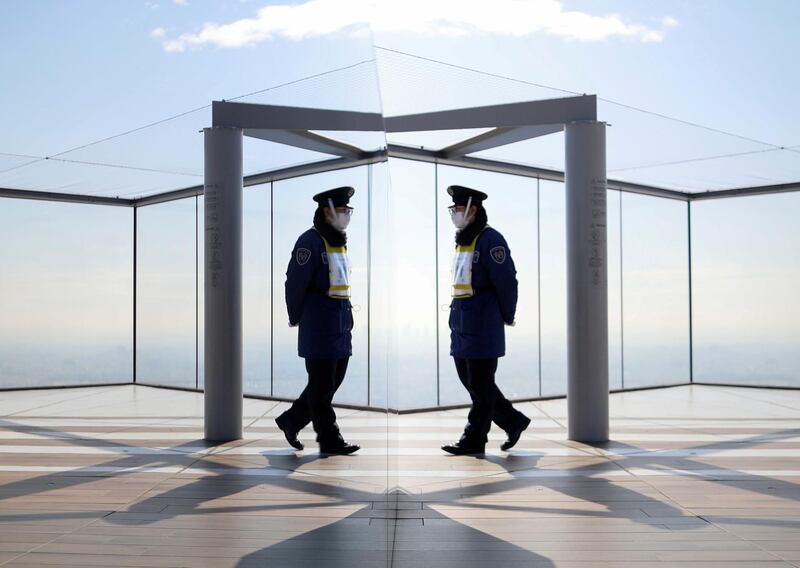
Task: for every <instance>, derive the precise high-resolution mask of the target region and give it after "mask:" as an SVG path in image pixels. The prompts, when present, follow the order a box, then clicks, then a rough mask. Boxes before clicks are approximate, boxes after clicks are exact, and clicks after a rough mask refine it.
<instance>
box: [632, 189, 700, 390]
mask: <svg viewBox="0 0 800 568" xmlns="http://www.w3.org/2000/svg"><path fill="white" fill-rule="evenodd" d="M620 214H621V219H622V233H621V234H622V253H621V254H622V315H623V318H622V337H623V341H624V347H623V364H622V372H623V374H622V384H623V385H624V387H625V388H635V387H645V386H655V385H667V384H676V383H688V382H689V374H690V373H689V357H690V355H689V352H690V346H689V341H690V338H689V242H688V217H687V204H686V202H683V201H676V200H671V199H664V198H659V197H650V196H646V195H637V194H632V193H624V194H623V195H622V208H621V213H620Z"/></svg>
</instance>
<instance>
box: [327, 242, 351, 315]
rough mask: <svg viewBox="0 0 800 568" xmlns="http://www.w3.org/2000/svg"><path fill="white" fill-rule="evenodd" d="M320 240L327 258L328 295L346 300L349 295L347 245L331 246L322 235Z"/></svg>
mask: <svg viewBox="0 0 800 568" xmlns="http://www.w3.org/2000/svg"><path fill="white" fill-rule="evenodd" d="M322 240H323V242H324V243H325V255H326V257H327V259H328V277H329V280H330V284H329V286H328V296H330V297H331V298H336V299H338V300H346V299H348V298H349V297H350V258H349V257H348V256H347V247H333V246H331V245H330V244H328V241H327V240H325V238H324V237H323V238H322Z"/></svg>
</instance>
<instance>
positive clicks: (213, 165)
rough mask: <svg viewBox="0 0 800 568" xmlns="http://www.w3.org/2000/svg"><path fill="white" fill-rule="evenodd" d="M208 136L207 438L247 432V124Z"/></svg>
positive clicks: (231, 437) (225, 438)
mask: <svg viewBox="0 0 800 568" xmlns="http://www.w3.org/2000/svg"><path fill="white" fill-rule="evenodd" d="M204 137H205V211H204V218H205V222H204V241H205V286H204V289H205V437H206V439H207V440H211V441H217V442H222V441H229V440H237V439H239V438H241V437H242V189H243V186H242V129H241V128H229V127H213V128H206V129H205V130H204Z"/></svg>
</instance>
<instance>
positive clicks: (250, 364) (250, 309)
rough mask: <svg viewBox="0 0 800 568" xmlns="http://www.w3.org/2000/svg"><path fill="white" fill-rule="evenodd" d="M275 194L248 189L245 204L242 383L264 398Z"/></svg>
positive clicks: (268, 354) (262, 187)
mask: <svg viewBox="0 0 800 568" xmlns="http://www.w3.org/2000/svg"><path fill="white" fill-rule="evenodd" d="M271 190H272V187H271V184H264V185H260V186H256V187H248V188H245V190H244V200H243V202H242V209H243V216H244V219H243V222H242V231H243V235H242V239H243V241H242V383H243V388H244V392H245V394H257V395H262V396H264V395H271V394H272V384H271V382H272V368H271V351H272V346H271V341H272V317H273V311H272V308H273V305H272V278H271V270H272V267H271V257H272V248H271V245H272V240H271V228H272V222H271V219H272V208H271V197H272V192H271ZM200 266H201V268H202V267H203V266H204V265H203V264H201V265H200Z"/></svg>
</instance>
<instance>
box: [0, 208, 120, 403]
mask: <svg viewBox="0 0 800 568" xmlns="http://www.w3.org/2000/svg"><path fill="white" fill-rule="evenodd" d="M0 242H2V243H3V245H2V246H0V266H2V267H3V269H2V270H0V387H4V388H7V387H32V386H45V385H46V386H52V385H76V384H90V383H109V382H127V381H131V380H132V378H133V353H132V351H133V211H132V210H131V209H128V208H125V207H104V206H99V205H78V204H68V203H47V202H43V201H28V200H21V199H0Z"/></svg>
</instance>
